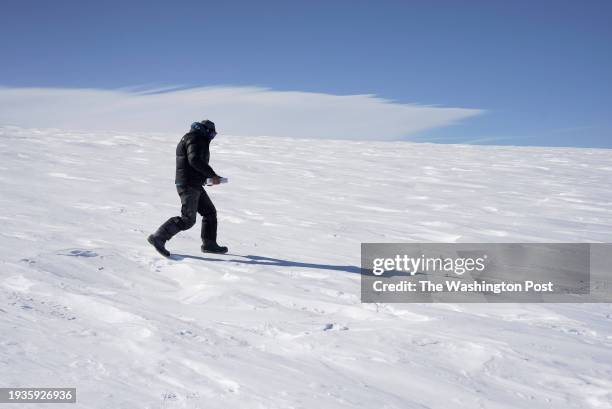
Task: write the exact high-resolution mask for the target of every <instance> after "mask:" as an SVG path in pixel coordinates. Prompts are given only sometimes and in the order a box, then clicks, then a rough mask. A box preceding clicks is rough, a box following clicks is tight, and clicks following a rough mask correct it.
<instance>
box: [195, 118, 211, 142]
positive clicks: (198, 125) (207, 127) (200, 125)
mask: <svg viewBox="0 0 612 409" xmlns="http://www.w3.org/2000/svg"><path fill="white" fill-rule="evenodd" d="M191 130H192V131H200V132H203V133H205V134H207V135H209V137H210V139H213V138H214V137H215V135H216V134H217V130H216V129H215V123H214V122H213V121H210V120H208V119H204V120H203V121H200V122H194V123H192V124H191Z"/></svg>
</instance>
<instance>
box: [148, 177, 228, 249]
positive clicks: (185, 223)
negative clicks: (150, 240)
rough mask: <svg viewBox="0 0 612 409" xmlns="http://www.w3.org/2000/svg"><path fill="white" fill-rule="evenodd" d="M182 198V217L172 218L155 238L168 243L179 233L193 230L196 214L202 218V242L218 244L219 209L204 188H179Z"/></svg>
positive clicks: (162, 226)
mask: <svg viewBox="0 0 612 409" xmlns="http://www.w3.org/2000/svg"><path fill="white" fill-rule="evenodd" d="M176 190H177V192H178V195H179V197H180V198H181V215H180V216H175V217H171V218H170V219H168V220H167V221H166V222H165V223H164V224H162V225H161V226H160V228H159V229H157V231H156V232H155V236H157V237H158V238H160V239H162V240H164V241H167V240H170V239H171V238H172V237H173V236H174V235H175V234H177V233H178V232H179V231H182V230H187V229H189V228H191V227H192V226H193V225H194V224H195V222H196V213H199V214H200V215H201V216H202V233H201V237H202V242H203V243H204V244H207V243H216V242H217V209H215V205H213V202H212V201H211V200H210V198H209V197H208V195H207V194H206V192H205V191H204V188H203V187H202V186H198V187H193V186H177V187H176Z"/></svg>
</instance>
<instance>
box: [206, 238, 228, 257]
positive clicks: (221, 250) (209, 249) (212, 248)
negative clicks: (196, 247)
mask: <svg viewBox="0 0 612 409" xmlns="http://www.w3.org/2000/svg"><path fill="white" fill-rule="evenodd" d="M202 253H218V254H225V253H227V247H225V246H219V245H218V244H217V242H214V241H211V242H207V243H205V244H202Z"/></svg>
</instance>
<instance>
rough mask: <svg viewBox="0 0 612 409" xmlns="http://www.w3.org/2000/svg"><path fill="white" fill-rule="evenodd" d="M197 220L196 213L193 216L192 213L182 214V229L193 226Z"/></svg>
mask: <svg viewBox="0 0 612 409" xmlns="http://www.w3.org/2000/svg"><path fill="white" fill-rule="evenodd" d="M195 222H196V217H195V214H194V215H193V217H192V216H191V215H188V216H181V218H180V224H179V225H180V226H181V229H182V230H187V229H190V228H192V227H193V225H194V224H195Z"/></svg>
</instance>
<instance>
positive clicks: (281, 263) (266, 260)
mask: <svg viewBox="0 0 612 409" xmlns="http://www.w3.org/2000/svg"><path fill="white" fill-rule="evenodd" d="M226 256H233V257H241V258H212V257H202V256H192V255H189V254H172V255H171V256H170V259H171V260H177V261H180V260H184V259H186V258H190V259H193V260H202V261H225V262H228V263H241V264H254V265H260V266H274V267H303V268H314V269H317V270H332V271H345V272H347V273H353V274H360V275H362V274H363V275H373V274H372V270H362V269H361V268H360V267H357V266H338V265H333V264H317V263H303V262H301V261H290V260H283V259H280V258H272V257H263V256H253V255H248V256H240V255H237V254H226ZM244 259H246V260H244ZM409 275H410V274H408V273H407V272H405V271H395V270H393V271H386V272H385V276H386V277H394V276H409ZM417 275H424V274H423V273H417Z"/></svg>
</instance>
